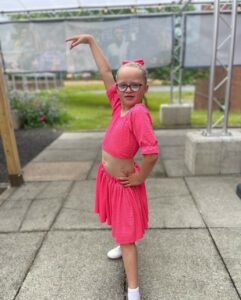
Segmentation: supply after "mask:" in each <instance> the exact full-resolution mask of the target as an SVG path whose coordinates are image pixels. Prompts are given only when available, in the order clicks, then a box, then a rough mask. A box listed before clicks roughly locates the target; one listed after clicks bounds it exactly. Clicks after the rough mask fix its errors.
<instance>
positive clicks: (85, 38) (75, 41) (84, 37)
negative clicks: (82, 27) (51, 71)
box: [66, 34, 93, 50]
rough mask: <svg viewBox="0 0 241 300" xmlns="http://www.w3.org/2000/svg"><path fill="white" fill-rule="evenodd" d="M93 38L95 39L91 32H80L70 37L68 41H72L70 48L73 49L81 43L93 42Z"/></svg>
mask: <svg viewBox="0 0 241 300" xmlns="http://www.w3.org/2000/svg"><path fill="white" fill-rule="evenodd" d="M91 39H93V37H92V35H90V34H80V35H76V36H73V37H70V38H68V39H67V40H66V42H71V43H70V50H71V49H72V48H74V47H76V46H77V45H79V44H89V43H90V42H91Z"/></svg>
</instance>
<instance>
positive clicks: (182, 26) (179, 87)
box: [178, 13, 186, 104]
mask: <svg viewBox="0 0 241 300" xmlns="http://www.w3.org/2000/svg"><path fill="white" fill-rule="evenodd" d="M185 18H186V16H185V15H184V14H183V13H182V15H181V32H182V33H181V48H180V57H179V63H180V70H179V80H178V81H179V86H178V103H179V104H181V103H182V80H183V58H184V57H183V55H184V38H185V33H184V31H185Z"/></svg>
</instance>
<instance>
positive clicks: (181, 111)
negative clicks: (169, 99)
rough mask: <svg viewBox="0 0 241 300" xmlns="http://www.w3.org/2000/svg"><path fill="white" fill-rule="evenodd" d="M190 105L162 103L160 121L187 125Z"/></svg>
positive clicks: (166, 123) (190, 109)
mask: <svg viewBox="0 0 241 300" xmlns="http://www.w3.org/2000/svg"><path fill="white" fill-rule="evenodd" d="M191 111H192V106H191V105H190V104H186V103H185V104H162V105H161V106H160V121H161V123H162V124H163V125H189V124H190V123H191Z"/></svg>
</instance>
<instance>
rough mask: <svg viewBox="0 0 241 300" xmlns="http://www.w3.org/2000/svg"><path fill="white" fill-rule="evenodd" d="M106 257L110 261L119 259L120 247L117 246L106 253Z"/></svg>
mask: <svg viewBox="0 0 241 300" xmlns="http://www.w3.org/2000/svg"><path fill="white" fill-rule="evenodd" d="M107 256H108V257H109V258H111V259H117V258H120V257H122V254H121V247H120V246H117V247H115V248H113V249H111V250H110V251H109V252H108V253H107Z"/></svg>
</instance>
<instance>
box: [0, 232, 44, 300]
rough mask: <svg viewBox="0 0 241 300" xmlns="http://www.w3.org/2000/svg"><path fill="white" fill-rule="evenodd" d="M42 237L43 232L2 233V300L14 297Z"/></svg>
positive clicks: (0, 253)
mask: <svg viewBox="0 0 241 300" xmlns="http://www.w3.org/2000/svg"><path fill="white" fill-rule="evenodd" d="M42 239H43V233H8V234H3V233H2V234H0V291H1V292H0V299H1V300H12V299H14V296H15V295H16V293H17V291H18V289H19V287H20V286H21V284H22V281H23V280H24V277H25V274H26V272H27V270H28V268H29V267H30V265H31V264H32V261H33V259H34V256H35V253H36V251H37V250H38V248H39V246H40V244H41V242H42ZM35 299H37V298H35Z"/></svg>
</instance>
